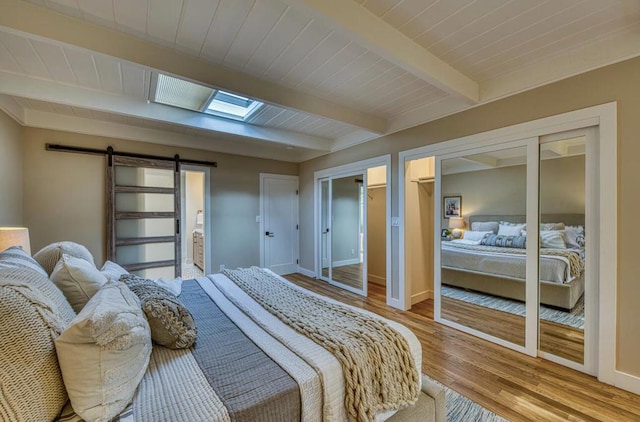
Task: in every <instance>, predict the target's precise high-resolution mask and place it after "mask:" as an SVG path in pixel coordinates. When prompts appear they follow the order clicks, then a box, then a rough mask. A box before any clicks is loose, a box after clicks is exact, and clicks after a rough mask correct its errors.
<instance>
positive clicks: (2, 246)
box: [0, 227, 31, 255]
mask: <svg viewBox="0 0 640 422" xmlns="http://www.w3.org/2000/svg"><path fill="white" fill-rule="evenodd" d="M11 246H20V247H21V248H22V250H24V251H25V252H26V253H28V254H29V255H31V244H30V242H29V229H28V228H26V227H0V252H3V251H4V250H6V249H7V248H10V247H11Z"/></svg>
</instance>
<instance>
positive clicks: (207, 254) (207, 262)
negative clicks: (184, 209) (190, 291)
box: [180, 164, 213, 274]
mask: <svg viewBox="0 0 640 422" xmlns="http://www.w3.org/2000/svg"><path fill="white" fill-rule="evenodd" d="M180 170H181V171H182V170H184V171H197V172H200V173H204V199H203V201H202V203H203V208H204V209H203V210H202V212H203V213H204V227H205V235H204V273H205V274H207V273H212V272H213V271H212V267H211V266H212V263H211V261H212V260H213V253H212V252H213V249H212V246H211V245H212V242H211V239H212V238H213V218H212V216H211V167H209V166H198V165H194V164H180ZM185 195H186V192H185ZM182 218H183V219H184V216H182ZM181 225H182V224H181ZM181 228H182V227H181ZM186 235H187V233H183V236H186Z"/></svg>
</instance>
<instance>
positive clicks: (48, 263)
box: [33, 242, 96, 275]
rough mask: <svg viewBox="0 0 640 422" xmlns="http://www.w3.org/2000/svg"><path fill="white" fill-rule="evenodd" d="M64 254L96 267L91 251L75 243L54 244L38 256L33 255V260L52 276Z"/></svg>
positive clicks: (42, 250) (41, 251)
mask: <svg viewBox="0 0 640 422" xmlns="http://www.w3.org/2000/svg"><path fill="white" fill-rule="evenodd" d="M62 254H67V255H71V256H73V257H75V258H81V259H84V260H85V261H88V262H90V263H91V264H93V266H94V267H95V266H96V264H95V262H94V260H93V255H91V252H89V249H87V248H85V247H84V246H82V245H81V244H79V243H75V242H57V243H52V244H50V245H48V246H45V247H44V248H42V249H40V250H39V251H38V252H36V254H35V255H33V259H35V260H36V261H38V263H39V264H40V265H42V268H44V270H45V271H46V272H47V274H49V275H51V273H52V272H53V269H54V268H55V266H56V264H57V263H58V261H60V258H62Z"/></svg>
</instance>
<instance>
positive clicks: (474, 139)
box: [387, 102, 628, 388]
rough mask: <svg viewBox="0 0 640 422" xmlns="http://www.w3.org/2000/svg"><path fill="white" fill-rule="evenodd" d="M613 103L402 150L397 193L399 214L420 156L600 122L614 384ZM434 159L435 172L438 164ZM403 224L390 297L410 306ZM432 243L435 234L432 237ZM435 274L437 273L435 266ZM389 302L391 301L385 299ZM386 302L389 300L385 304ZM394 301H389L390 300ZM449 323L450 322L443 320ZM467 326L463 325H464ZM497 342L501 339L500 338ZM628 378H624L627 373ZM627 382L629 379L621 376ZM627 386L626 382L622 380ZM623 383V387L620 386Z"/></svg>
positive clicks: (602, 356)
mask: <svg viewBox="0 0 640 422" xmlns="http://www.w3.org/2000/svg"><path fill="white" fill-rule="evenodd" d="M616 110H617V103H615V102H611V103H606V104H601V105H597V106H593V107H588V108H584V109H581V110H576V111H571V112H567V113H563V114H559V115H556V116H551V117H545V118H542V119H537V120H533V121H530V122H526V123H520V124H516V125H512V126H509V127H504V128H500V129H495V130H491V131H487V132H483V133H479V134H475V135H471V136H465V137H462V138H458V139H454V140H450V141H444V142H439V143H436V144H431V145H425V146H422V147H419V148H414V149H411V150H408V151H401V152H400V153H399V154H398V173H397V174H398V196H399V201H398V204H399V215H400V216H401V217H402V216H404V209H405V204H404V202H405V182H404V172H405V163H406V162H407V161H409V160H414V159H418V158H424V157H430V156H437V155H442V154H446V153H450V152H455V151H463V150H465V149H469V148H476V147H478V146H487V145H495V144H500V143H503V142H506V141H509V140H515V139H523V138H530V137H539V136H544V135H550V134H554V133H557V132H565V131H569V130H574V129H580V128H587V127H591V126H598V131H599V137H598V138H599V147H600V151H599V166H600V167H599V170H598V176H599V192H600V197H599V198H598V200H599V205H600V206H599V208H600V209H606V210H607V212H606V213H604V212H603V213H600V215H599V229H600V233H599V237H600V238H599V262H600V268H599V277H598V279H599V283H600V286H599V289H600V291H599V300H600V303H599V307H598V320H599V327H598V355H597V359H598V369H597V375H598V379H599V380H600V381H602V382H605V383H608V384H614V385H616V386H619V387H623V384H618V382H619V381H618V379H617V378H616V370H615V362H616V346H617V328H616V317H617V303H616V295H617V291H616V288H617V267H616V264H617V236H618V232H617V208H618V202H617V200H618V198H617V189H618V186H617V177H618V171H617V139H618V137H617V111H616ZM438 166H439V164H438V162H436V171H439V169H438ZM435 194H436V198H438V197H439V195H440V191H439V186H438V184H436V193H435ZM434 214H435V215H436V216H435V218H436V219H435V221H436V222H437V221H439V220H438V218H439V217H440V210H439V207H436V209H435V213H434ZM404 230H405V227H404V224H403V223H402V219H401V227H400V233H399V235H400V236H399V238H400V241H399V251H398V255H399V263H398V265H399V270H400V271H399V278H398V292H399V298H393V299H392V301H393V303H395V304H396V305H400V306H396V307H398V308H399V309H408V307H409V306H410V305H409V304H408V303H407V301H406V299H405V300H404V302H403V301H402V300H400V298H405V297H406V296H405V292H406V290H407V286H406V285H405V272H406V268H405V263H404V256H405V244H404V238H405V233H404ZM435 242H436V245H437V243H438V242H439V239H436V241H435ZM439 264H440V262H435V260H434V266H435V268H439ZM436 273H438V272H437V271H436ZM439 294H440V291H439V286H438V285H437V283H436V285H435V286H434V295H435V296H436V297H437V296H438V295H439ZM387 302H388V303H389V302H391V301H390V300H389V299H388V300H387ZM389 304H390V303H389ZM391 306H393V305H391ZM437 313H439V309H437V307H435V306H434V315H435V314H437ZM447 325H450V324H447ZM464 331H466V330H464ZM498 344H500V343H498ZM625 379H626V380H628V379H627V378H625ZM623 382H627V381H623ZM624 385H626V384H624ZM623 388H624V387H623Z"/></svg>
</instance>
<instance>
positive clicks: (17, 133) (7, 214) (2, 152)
mask: <svg viewBox="0 0 640 422" xmlns="http://www.w3.org/2000/svg"><path fill="white" fill-rule="evenodd" d="M22 155H23V149H22V128H21V127H20V125H19V124H18V123H16V122H15V120H13V119H12V118H11V117H9V116H8V115H6V114H5V113H3V112H2V111H0V226H20V225H22V224H23V223H24V222H23V218H22V177H23V171H22V169H23V167H22Z"/></svg>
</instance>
